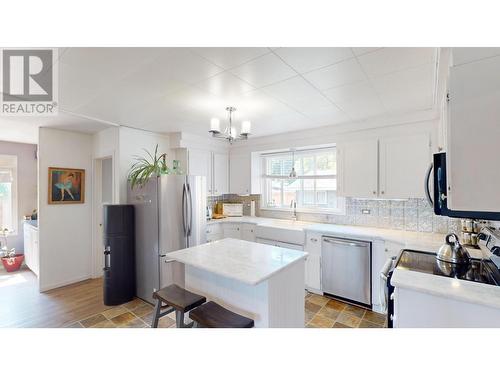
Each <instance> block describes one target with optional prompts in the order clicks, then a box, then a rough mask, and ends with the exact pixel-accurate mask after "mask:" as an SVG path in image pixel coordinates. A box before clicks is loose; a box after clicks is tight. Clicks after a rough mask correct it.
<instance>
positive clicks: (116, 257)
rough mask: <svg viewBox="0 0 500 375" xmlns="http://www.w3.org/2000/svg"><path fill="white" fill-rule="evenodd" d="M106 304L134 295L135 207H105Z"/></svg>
mask: <svg viewBox="0 0 500 375" xmlns="http://www.w3.org/2000/svg"><path fill="white" fill-rule="evenodd" d="M104 249H105V250H104V304H105V305H107V306H115V305H120V304H122V303H125V302H128V301H131V300H132V299H133V298H134V296H135V219H134V206H132V205H105V206H104Z"/></svg>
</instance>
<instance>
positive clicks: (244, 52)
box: [192, 47, 270, 69]
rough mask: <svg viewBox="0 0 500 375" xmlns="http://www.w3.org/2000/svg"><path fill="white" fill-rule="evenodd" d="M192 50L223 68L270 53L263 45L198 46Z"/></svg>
mask: <svg viewBox="0 0 500 375" xmlns="http://www.w3.org/2000/svg"><path fill="white" fill-rule="evenodd" d="M192 50H193V52H195V53H196V54H198V55H200V56H203V57H204V58H205V59H207V60H209V61H211V62H213V63H214V64H216V65H218V66H220V67H222V68H224V69H231V68H234V67H236V66H238V65H241V64H244V63H246V62H248V61H250V60H253V59H255V58H257V57H259V56H262V55H265V54H267V53H270V50H269V49H267V48H265V47H205V48H203V47H199V48H192Z"/></svg>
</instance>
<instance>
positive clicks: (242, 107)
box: [231, 90, 295, 120]
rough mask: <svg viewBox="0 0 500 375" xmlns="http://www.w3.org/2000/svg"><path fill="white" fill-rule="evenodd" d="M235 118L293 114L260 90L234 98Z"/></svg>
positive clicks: (289, 109) (288, 108) (290, 109)
mask: <svg viewBox="0 0 500 375" xmlns="http://www.w3.org/2000/svg"><path fill="white" fill-rule="evenodd" d="M234 103H235V104H231V105H233V106H235V107H236V108H237V113H236V116H244V117H246V119H247V120H251V119H252V118H255V117H258V116H270V115H284V114H290V113H293V112H295V111H294V110H293V109H292V108H290V107H289V106H288V105H286V104H284V103H282V102H280V101H279V100H277V99H275V98H273V97H271V96H269V95H267V94H266V93H265V92H263V91H261V90H255V91H249V92H247V93H245V94H244V95H241V96H240V97H239V98H235V101H234Z"/></svg>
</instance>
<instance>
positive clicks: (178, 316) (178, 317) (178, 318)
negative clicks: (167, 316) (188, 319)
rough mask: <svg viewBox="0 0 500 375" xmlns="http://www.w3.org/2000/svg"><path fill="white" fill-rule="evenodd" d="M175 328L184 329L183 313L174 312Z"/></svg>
mask: <svg viewBox="0 0 500 375" xmlns="http://www.w3.org/2000/svg"><path fill="white" fill-rule="evenodd" d="M175 326H176V327H177V328H184V311H180V310H175Z"/></svg>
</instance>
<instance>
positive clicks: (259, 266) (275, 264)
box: [167, 238, 308, 285]
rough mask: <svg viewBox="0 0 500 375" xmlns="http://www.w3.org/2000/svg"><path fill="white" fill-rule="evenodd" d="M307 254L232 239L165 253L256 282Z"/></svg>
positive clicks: (213, 270)
mask: <svg viewBox="0 0 500 375" xmlns="http://www.w3.org/2000/svg"><path fill="white" fill-rule="evenodd" d="M307 255H308V253H306V252H303V251H297V250H290V249H285V248H280V247H275V246H270V245H265V244H260V243H256V242H248V241H243V240H237V239H233V238H225V239H223V240H219V241H214V242H211V243H206V244H203V245H199V246H194V247H190V248H187V249H183V250H177V251H173V252H171V253H168V254H167V258H168V259H173V260H176V261H178V262H180V263H183V264H186V265H189V266H193V267H196V268H199V269H202V270H205V271H209V272H213V273H215V274H217V275H220V276H224V277H228V278H231V279H233V280H237V281H240V282H243V283H245V284H250V285H257V284H259V283H261V282H262V281H264V280H267V279H269V278H271V277H272V276H273V275H274V274H276V273H278V272H280V271H282V270H283V269H285V268H287V267H288V266H290V265H292V264H294V263H295V262H298V261H300V260H301V259H305V258H306V257H307Z"/></svg>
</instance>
